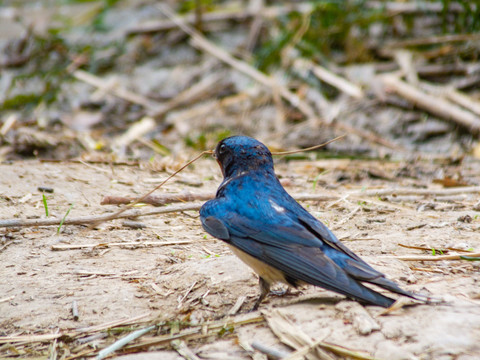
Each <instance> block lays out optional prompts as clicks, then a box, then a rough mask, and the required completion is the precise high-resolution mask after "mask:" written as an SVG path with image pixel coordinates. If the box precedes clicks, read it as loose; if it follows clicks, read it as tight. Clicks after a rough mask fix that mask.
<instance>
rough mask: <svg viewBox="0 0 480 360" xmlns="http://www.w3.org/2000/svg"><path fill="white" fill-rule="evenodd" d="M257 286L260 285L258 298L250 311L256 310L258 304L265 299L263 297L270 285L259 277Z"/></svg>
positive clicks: (268, 290)
mask: <svg viewBox="0 0 480 360" xmlns="http://www.w3.org/2000/svg"><path fill="white" fill-rule="evenodd" d="M258 279H259V281H258V284H259V285H260V296H259V297H258V299H257V301H256V302H255V305H253V308H252V311H255V310H257V309H258V306H259V305H260V303H261V302H262V301H263V299H265V296H267V294H268V293H269V292H270V283H269V282H267V281H266V280H265V279H264V278H262V277H259V278H258Z"/></svg>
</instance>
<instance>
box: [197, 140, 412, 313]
mask: <svg viewBox="0 0 480 360" xmlns="http://www.w3.org/2000/svg"><path fill="white" fill-rule="evenodd" d="M215 157H216V158H217V161H218V162H219V164H220V167H221V169H222V173H223V175H224V180H223V182H222V183H221V184H220V186H219V188H218V190H217V194H216V197H215V199H213V200H210V201H208V202H206V203H205V204H204V205H203V206H202V208H201V210H200V218H201V221H202V225H203V227H204V229H205V230H206V231H207V232H208V233H209V234H211V235H212V236H214V237H216V238H219V239H221V240H223V241H225V242H226V243H227V244H228V245H230V248H231V249H232V250H233V251H234V252H235V254H237V255H238V256H239V257H240V258H241V259H242V260H243V261H245V262H246V263H247V264H248V265H250V266H251V267H252V268H253V269H254V270H255V271H256V272H257V274H258V275H259V278H260V287H261V294H260V298H259V299H258V301H257V302H256V304H255V308H256V307H258V305H259V304H260V302H261V301H262V300H263V298H264V297H265V296H266V294H267V293H268V291H269V289H270V284H272V283H273V282H276V281H281V282H285V283H287V284H290V285H292V286H296V285H298V284H299V283H301V282H304V283H308V284H312V285H316V286H320V287H322V288H325V289H328V290H332V291H335V292H338V293H340V294H344V295H346V296H348V297H351V298H353V299H356V300H358V301H361V302H364V303H367V304H373V305H379V306H384V307H388V306H390V305H391V304H392V303H393V300H392V299H391V298H389V297H386V296H384V295H382V294H380V293H378V292H375V291H373V290H371V289H370V288H368V287H366V286H364V285H363V284H362V281H363V282H368V283H371V284H375V285H378V286H380V287H382V288H384V289H387V290H390V291H392V292H395V293H398V294H402V295H405V296H409V297H415V298H416V296H415V295H413V294H412V293H410V292H407V291H404V290H402V289H401V288H400V287H398V285H397V284H395V283H394V282H392V281H390V280H387V279H386V278H385V276H384V275H383V274H382V273H380V272H378V271H376V270H375V269H373V268H372V267H370V266H369V265H368V264H367V263H366V262H364V261H363V260H362V259H360V258H359V257H358V256H357V255H355V254H354V253H353V252H352V251H351V250H349V249H348V248H347V247H346V246H345V245H343V244H342V243H341V242H339V241H338V240H337V238H336V237H335V235H334V234H333V233H332V232H331V231H330V230H329V229H328V228H327V227H326V226H325V225H324V224H322V223H321V222H320V221H319V220H317V219H316V218H315V217H313V216H312V215H311V214H310V213H309V212H308V211H306V210H305V209H304V208H303V207H302V206H301V205H300V204H298V203H297V202H296V201H295V200H294V199H293V198H292V197H291V196H290V195H289V194H288V193H287V192H286V191H285V189H284V188H283V187H282V185H281V184H280V182H279V181H278V179H277V177H276V175H275V173H274V169H273V160H272V155H271V153H270V151H269V150H268V149H267V147H266V146H265V145H263V144H262V143H260V142H259V141H257V140H255V139H252V138H249V137H246V136H234V137H230V138H227V139H224V140H222V141H221V142H220V143H219V144H218V145H217V147H216V149H215Z"/></svg>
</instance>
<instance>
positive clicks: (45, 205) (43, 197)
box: [42, 194, 48, 217]
mask: <svg viewBox="0 0 480 360" xmlns="http://www.w3.org/2000/svg"><path fill="white" fill-rule="evenodd" d="M42 201H43V207H44V208H45V216H46V217H48V204H47V197H46V196H45V194H42Z"/></svg>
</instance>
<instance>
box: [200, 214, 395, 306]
mask: <svg viewBox="0 0 480 360" xmlns="http://www.w3.org/2000/svg"><path fill="white" fill-rule="evenodd" d="M211 210H212V209H210V210H209V211H206V210H204V211H202V213H201V220H202V224H203V226H204V227H205V230H207V231H208V232H209V233H210V234H211V235H213V236H215V237H218V238H220V239H222V240H225V241H226V242H228V243H229V244H230V245H233V246H235V247H236V248H238V249H240V250H242V251H243V252H245V253H247V254H249V255H250V256H253V257H254V258H256V259H258V260H260V261H263V262H265V263H266V264H268V265H270V266H273V267H274V268H276V269H279V270H281V271H282V272H283V273H284V274H285V275H286V277H287V278H290V279H294V280H301V281H304V282H307V283H310V284H313V285H317V286H321V287H323V288H325V289H328V290H332V291H336V292H338V293H341V294H344V295H347V296H350V297H353V298H355V299H357V300H360V301H365V302H368V303H372V304H376V305H380V306H389V305H391V303H392V302H393V301H392V300H391V299H390V298H388V297H385V296H383V295H381V294H378V293H376V292H374V291H372V290H370V289H369V288H367V287H364V286H363V285H361V284H360V283H358V282H357V281H356V280H355V279H354V278H353V277H352V276H349V274H348V273H347V272H345V271H344V270H343V269H342V268H341V267H340V266H338V265H337V264H336V263H335V261H333V260H332V259H331V258H330V257H328V256H327V255H326V254H325V253H324V251H323V250H322V246H321V245H323V243H322V241H321V240H320V239H318V238H317V237H316V236H315V235H314V234H312V233H310V232H309V231H308V230H307V229H305V228H304V227H303V226H301V225H299V224H297V223H295V222H293V221H292V220H291V219H290V218H289V217H288V216H286V215H284V217H282V220H284V223H283V224H282V223H281V222H280V224H279V223H275V224H271V223H269V222H268V221H265V220H266V217H263V218H262V217H260V216H259V217H258V218H256V219H251V218H247V217H245V216H242V215H240V214H238V213H233V214H232V213H228V212H227V211H220V213H218V214H214V212H216V211H213V212H212V211H211ZM217 210H220V209H217ZM227 234H228V236H227Z"/></svg>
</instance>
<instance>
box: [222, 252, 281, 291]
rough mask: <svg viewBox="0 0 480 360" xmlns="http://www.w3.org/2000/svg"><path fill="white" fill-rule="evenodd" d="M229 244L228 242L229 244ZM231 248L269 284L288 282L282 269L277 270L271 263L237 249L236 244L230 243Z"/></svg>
mask: <svg viewBox="0 0 480 360" xmlns="http://www.w3.org/2000/svg"><path fill="white" fill-rule="evenodd" d="M227 245H228V244H227ZM228 247H229V248H230V250H232V252H233V253H234V254H235V255H237V256H238V257H239V258H240V260H242V261H243V262H244V263H245V264H247V265H248V266H250V267H251V268H252V269H253V271H255V272H256V273H257V274H258V276H260V277H261V278H263V279H264V280H265V281H267V282H268V283H269V284H272V283H275V282H277V281H279V282H283V283H285V284H287V281H286V280H285V276H283V273H282V272H281V271H280V270H277V269H275V268H273V267H271V266H270V265H267V264H265V263H264V262H262V261H260V260H258V259H255V258H254V257H253V256H251V255H249V254H247V253H246V252H244V251H242V250H239V249H237V248H236V247H234V246H231V245H228Z"/></svg>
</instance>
